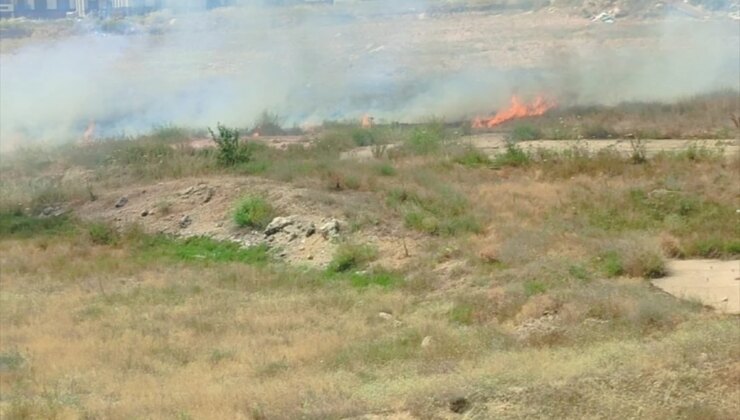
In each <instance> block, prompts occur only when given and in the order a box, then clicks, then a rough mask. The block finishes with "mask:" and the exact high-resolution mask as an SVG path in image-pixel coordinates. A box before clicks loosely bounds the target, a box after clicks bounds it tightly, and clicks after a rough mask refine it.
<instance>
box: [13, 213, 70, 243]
mask: <svg viewBox="0 0 740 420" xmlns="http://www.w3.org/2000/svg"><path fill="white" fill-rule="evenodd" d="M73 229H74V226H73V224H72V222H71V220H70V219H69V218H68V217H67V216H57V217H44V218H41V217H32V216H28V215H25V214H24V213H23V212H22V211H19V210H18V211H12V212H2V213H0V237H23V238H27V237H31V236H33V235H40V234H59V233H65V232H70V231H72V230H73Z"/></svg>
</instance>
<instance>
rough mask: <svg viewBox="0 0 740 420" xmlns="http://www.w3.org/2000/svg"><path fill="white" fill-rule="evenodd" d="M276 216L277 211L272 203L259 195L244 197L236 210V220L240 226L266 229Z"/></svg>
mask: <svg viewBox="0 0 740 420" xmlns="http://www.w3.org/2000/svg"><path fill="white" fill-rule="evenodd" d="M274 216H275V211H274V209H273V208H272V206H271V205H270V203H268V202H267V201H266V200H265V199H264V198H262V197H259V196H250V197H246V198H244V199H243V200H242V201H240V202H239V204H238V205H237V206H236V210H234V222H236V224H237V226H239V227H246V226H249V227H253V228H258V229H264V228H265V227H267V225H268V224H269V223H270V222H271V221H272V219H273V218H274Z"/></svg>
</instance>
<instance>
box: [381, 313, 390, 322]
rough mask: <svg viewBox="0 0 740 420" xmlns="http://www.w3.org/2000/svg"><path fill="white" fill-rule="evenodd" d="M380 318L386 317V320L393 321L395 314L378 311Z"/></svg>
mask: <svg viewBox="0 0 740 420" xmlns="http://www.w3.org/2000/svg"><path fill="white" fill-rule="evenodd" d="M378 318H380V319H384V320H386V321H392V320H393V315H392V314H389V313H388V312H378Z"/></svg>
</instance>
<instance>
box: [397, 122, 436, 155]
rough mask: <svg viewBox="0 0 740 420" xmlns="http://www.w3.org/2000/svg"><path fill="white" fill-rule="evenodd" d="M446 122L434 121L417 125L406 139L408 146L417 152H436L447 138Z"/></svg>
mask: <svg viewBox="0 0 740 420" xmlns="http://www.w3.org/2000/svg"><path fill="white" fill-rule="evenodd" d="M445 136H446V135H445V129H444V124H442V123H441V122H432V123H429V124H427V125H425V126H423V127H416V128H414V130H413V131H412V132H411V136H410V137H409V138H408V140H407V141H406V147H407V148H408V149H409V150H411V151H412V152H413V153H416V154H422V155H423V154H428V153H432V152H436V151H437V150H439V148H440V147H441V146H442V143H443V142H444V140H445Z"/></svg>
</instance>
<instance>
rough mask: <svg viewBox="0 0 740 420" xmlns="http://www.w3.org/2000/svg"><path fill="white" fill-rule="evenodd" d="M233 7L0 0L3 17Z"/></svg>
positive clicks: (168, 0)
mask: <svg viewBox="0 0 740 420" xmlns="http://www.w3.org/2000/svg"><path fill="white" fill-rule="evenodd" d="M232 4H234V0H0V18H12V17H28V18H33V19H54V18H62V17H65V16H67V15H73V16H79V17H83V16H87V15H89V14H94V15H104V16H110V15H130V14H144V13H149V12H152V11H155V10H161V9H172V10H177V11H197V10H206V9H213V8H216V7H222V6H228V5H232Z"/></svg>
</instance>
